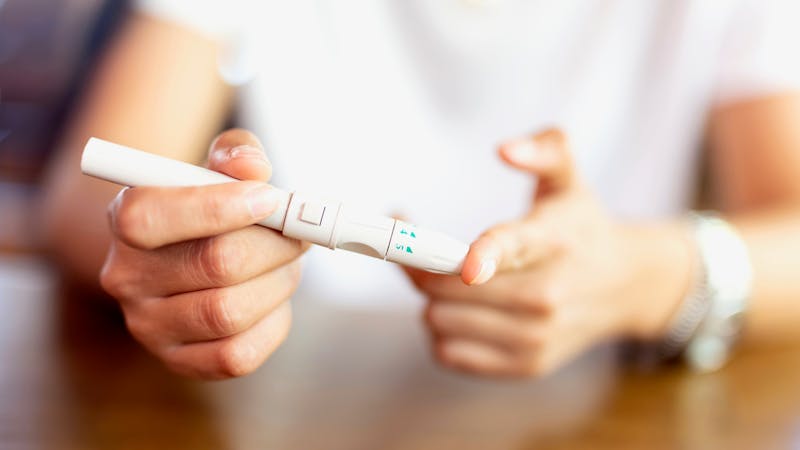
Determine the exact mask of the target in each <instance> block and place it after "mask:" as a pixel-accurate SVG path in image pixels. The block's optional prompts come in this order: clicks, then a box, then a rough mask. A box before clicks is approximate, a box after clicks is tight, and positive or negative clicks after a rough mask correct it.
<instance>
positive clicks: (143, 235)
mask: <svg viewBox="0 0 800 450" xmlns="http://www.w3.org/2000/svg"><path fill="white" fill-rule="evenodd" d="M112 205H113V206H112V211H111V228H112V232H113V233H114V234H115V235H116V236H117V237H118V238H119V239H120V240H122V241H123V242H125V243H126V244H128V245H130V246H132V247H137V248H143V249H149V248H152V247H154V243H153V242H152V241H151V240H150V239H149V236H150V235H151V234H152V230H153V228H154V224H155V217H154V214H153V211H152V209H151V208H148V207H147V204H146V202H145V201H144V199H143V198H142V196H141V195H140V194H139V191H137V190H136V189H126V190H124V191H123V192H121V193H120V195H119V197H118V198H117V200H116V201H115V202H114V203H113V204H112Z"/></svg>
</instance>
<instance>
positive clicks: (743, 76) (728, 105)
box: [43, 0, 800, 378]
mask: <svg viewBox="0 0 800 450" xmlns="http://www.w3.org/2000/svg"><path fill="white" fill-rule="evenodd" d="M796 9H797V7H796V6H795V5H794V4H792V3H791V2H788V1H786V2H781V1H769V2H763V1H761V2H756V1H750V0H739V1H731V2H722V3H720V2H701V1H687V2H680V3H676V2H668V1H655V0H654V1H648V2H624V1H612V2H602V3H587V2H579V1H564V2H558V3H557V4H556V3H550V2H525V1H516V0H496V1H488V0H486V1H469V2H468V1H460V0H448V1H441V2H427V1H389V0H386V1H370V2H334V1H317V2H312V1H304V0H298V1H293V2H263V3H261V4H259V5H255V4H252V3H247V2H224V3H223V2H213V1H196V2H191V4H189V3H187V2H179V1H169V0H164V1H158V0H141V1H139V2H138V3H137V12H136V13H135V14H134V15H133V16H132V17H130V18H129V19H128V21H127V23H126V24H125V26H124V27H123V28H122V29H121V31H120V33H119V35H118V36H117V38H116V39H115V41H114V42H113V43H112V45H111V47H110V48H109V50H108V51H107V53H106V55H105V58H104V61H103V63H102V64H101V66H100V67H99V69H98V70H97V72H96V74H95V76H94V78H93V82H92V88H91V90H90V91H89V92H88V94H87V95H86V96H85V98H84V99H83V101H82V105H81V107H80V108H79V109H78V111H77V112H76V114H75V115H74V118H73V122H72V126H71V127H70V131H69V133H67V135H66V136H65V137H64V139H63V141H62V152H61V153H60V156H59V158H58V159H56V160H55V161H54V162H53V164H52V166H51V170H50V172H49V176H48V183H47V187H48V191H47V192H48V197H47V200H46V202H45V204H44V206H43V211H44V214H45V217H46V219H47V224H48V227H47V230H46V234H47V236H48V241H49V242H50V243H51V249H52V252H53V255H54V257H55V258H56V259H57V260H58V261H60V263H61V264H62V266H63V267H64V268H65V270H67V271H69V273H71V276H72V277H73V278H75V279H79V280H85V282H86V283H87V284H90V285H91V284H96V280H97V274H98V273H101V274H100V277H99V279H100V282H101V283H102V286H103V287H104V288H105V290H106V291H108V292H109V293H110V294H111V295H112V296H113V297H115V298H116V299H117V300H118V301H119V304H120V306H121V308H122V311H123V312H124V315H125V319H126V323H127V326H128V328H129V329H130V331H131V333H132V334H133V335H134V336H135V337H136V338H137V339H138V340H140V341H141V342H142V344H143V345H145V346H146V347H147V348H148V349H149V350H150V351H152V352H153V353H154V354H155V355H157V356H158V357H159V358H161V359H162V360H163V361H164V362H165V363H166V364H167V365H168V366H169V367H171V368H172V369H173V370H175V371H177V372H180V373H183V374H187V375H193V376H198V377H202V378H226V377H232V376H241V375H245V374H248V373H250V372H252V371H254V370H255V369H256V368H257V367H258V366H260V365H261V364H262V363H263V362H264V361H265V360H266V359H267V358H268V356H269V355H270V354H271V353H272V352H273V351H274V350H275V349H276V348H277V347H278V346H279V345H280V343H281V342H282V341H283V340H284V339H285V337H286V334H287V332H288V330H289V326H290V322H291V312H290V306H289V301H288V299H289V298H290V297H291V296H292V295H293V292H294V291H295V289H297V288H298V286H300V291H299V292H298V293H297V294H296V295H297V296H302V297H303V298H324V299H327V300H329V301H335V302H342V303H346V304H350V305H356V306H360V307H369V306H377V305H379V304H380V305H398V304H415V303H414V302H415V301H417V300H419V299H422V300H423V301H424V302H425V303H424V304H425V318H426V325H427V327H428V329H429V331H430V334H431V342H432V348H433V349H434V354H435V356H436V358H437V360H438V361H440V362H441V363H442V364H444V365H446V366H448V367H451V368H454V369H456V370H461V371H464V372H468V373H475V374H481V375H488V376H511V377H515V376H523V377H524V376H537V375H542V374H546V373H550V372H552V371H553V370H555V369H556V368H558V367H560V366H561V365H563V364H565V363H566V362H568V361H569V360H570V359H572V358H574V357H575V356H576V355H578V354H579V353H581V352H582V351H584V350H586V349H587V348H589V347H591V346H593V345H594V344H596V343H598V342H603V341H607V340H610V339H617V338H633V339H636V340H640V341H653V342H657V341H668V342H670V345H672V346H673V347H677V348H679V350H682V349H690V348H699V349H700V350H699V353H698V354H699V355H700V361H701V362H702V361H706V362H707V361H708V359H709V358H711V359H712V360H715V361H716V360H719V361H717V362H720V361H721V360H722V359H724V356H726V355H727V351H728V349H729V346H728V344H729V343H730V341H732V340H735V339H738V337H739V325H738V323H737V322H736V321H735V320H734V319H735V318H738V317H739V316H740V314H739V313H741V312H743V311H745V310H746V315H745V319H744V325H743V328H742V330H743V332H742V333H741V337H742V338H743V339H744V340H746V341H749V342H756V343H757V342H765V341H771V340H779V339H794V338H797V331H796V329H797V327H796V326H795V324H796V323H797V320H798V318H800V304H798V302H797V301H796V298H797V297H798V295H800V284H798V283H797V282H796V270H795V268H796V267H798V264H800V256H798V255H800V251H798V250H800V235H798V234H797V233H796V232H795V230H796V229H797V227H798V226H800V202H798V200H800V150H798V149H800V131H798V130H800V127H797V126H796V124H797V121H798V118H800V96H799V95H798V91H797V88H798V83H800V67H798V62H797V59H796V58H795V57H794V55H796V54H797V53H796V50H797V48H796V47H797V45H798V43H800V36H798V33H800V31H798V28H797V27H796V26H794V23H793V22H794V18H796V17H798V16H797V14H796V13H797V11H796ZM233 85H236V87H234V86H233ZM234 104H236V105H237V111H238V116H239V117H240V119H241V121H242V124H243V125H244V126H245V127H247V128H249V129H252V130H254V131H255V132H256V133H257V135H258V136H259V137H260V138H262V139H263V140H264V141H263V145H262V142H261V141H259V139H258V138H256V135H255V134H251V133H250V132H248V131H244V130H242V129H233V130H229V131H226V132H224V133H222V134H221V135H219V136H218V137H217V138H215V139H213V141H212V136H213V134H214V133H215V132H216V130H219V129H220V128H221V127H222V126H223V124H224V121H225V120H226V117H228V115H229V113H230V111H231V109H232V106H233V105H234ZM536 129H539V130H540V131H536V132H531V131H530V130H536ZM89 136H98V137H101V138H105V139H109V140H113V141H116V142H119V143H122V144H125V145H129V146H133V147H137V148H141V149H144V150H147V151H151V152H155V153H159V154H163V155H166V156H169V157H173V158H178V159H182V160H186V161H191V162H194V163H201V162H203V160H204V154H203V152H202V151H199V150H198V149H200V148H203V147H204V146H205V143H207V142H209V141H211V142H212V143H211V145H210V150H209V152H208V155H207V165H208V167H210V168H211V169H213V170H217V171H220V172H223V173H226V174H228V175H231V176H233V177H235V178H238V179H241V180H243V181H241V182H236V183H229V184H223V185H217V186H206V187H192V188H156V187H146V188H142V187H137V188H131V189H125V190H123V191H121V192H119V193H118V191H119V188H118V187H116V186H113V185H110V184H108V183H104V182H100V181H97V180H92V179H88V178H86V177H83V176H81V175H80V173H79V170H78V160H79V158H80V152H81V149H82V146H83V143H84V142H85V141H86V139H87V138H88V137H89ZM498 143H499V146H498ZM498 147H499V158H498V154H496V153H495V151H494V149H495V148H498ZM265 152H266V153H268V154H269V159H267V156H266V154H265ZM702 161H706V162H707V164H706V165H707V169H708V170H707V172H708V174H709V180H710V182H709V184H710V191H711V193H712V194H713V195H712V196H711V197H712V199H713V200H714V203H713V205H714V207H715V208H716V209H717V213H718V215H716V216H714V215H710V214H701V215H699V216H697V218H696V219H691V220H687V218H686V214H687V212H688V211H689V210H690V209H691V208H692V207H693V206H694V203H693V198H695V197H696V194H697V193H698V186H700V181H701V168H702V167H703V165H702V164H701V163H702ZM273 167H274V170H273ZM273 172H274V175H275V179H274V180H273V179H272V178H271V177H272V175H273ZM272 182H274V183H275V184H276V185H277V186H280V187H281V188H284V189H302V190H304V191H307V192H319V193H324V194H327V195H330V196H332V197H335V198H339V199H342V200H344V201H346V202H348V203H358V204H360V205H361V206H363V207H365V208H372V209H373V210H375V211H376V212H381V211H383V212H390V211H392V210H395V211H398V210H399V211H400V212H401V213H402V214H404V215H405V216H406V217H410V218H411V219H412V220H418V221H420V222H421V223H424V224H425V225H426V226H430V227H432V228H436V229H439V230H442V231H447V232H448V233H451V234H454V235H456V236H460V237H462V238H464V239H470V240H473V242H472V245H471V249H470V252H469V255H468V256H467V259H466V261H465V263H464V268H463V271H462V274H461V277H460V279H459V278H458V277H452V276H444V275H436V274H429V273H424V272H419V271H415V270H406V271H405V273H403V272H402V271H400V270H398V269H397V268H394V267H391V266H390V265H387V264H383V265H381V264H379V263H377V262H376V261H374V260H370V259H369V258H363V257H360V256H358V255H355V256H349V255H347V254H344V253H342V252H336V254H332V253H331V252H326V251H325V250H317V249H315V250H314V251H311V252H309V255H308V257H306V258H303V259H305V260H307V261H306V262H307V265H308V267H307V268H306V275H305V280H306V281H305V282H304V283H302V284H300V282H299V278H300V269H299V264H300V263H299V261H300V260H301V255H302V254H303V253H304V252H305V251H306V250H307V245H305V244H303V243H300V242H297V241H294V240H291V239H288V238H285V237H283V236H281V235H280V234H278V233H276V232H274V231H271V230H268V229H263V228H260V227H253V226H249V225H251V224H253V223H255V222H257V221H258V220H259V219H260V218H263V217H266V216H267V215H268V214H269V213H270V212H271V211H272V210H273V208H274V201H272V200H271V196H270V189H271V188H270V187H269V185H268V184H267V183H272ZM532 193H533V195H532V197H531V194H532ZM112 199H113V201H112ZM109 203H110V206H109V222H110V226H108V225H107V223H106V218H105V214H104V213H103V211H104V209H105V208H106V205H107V204H109ZM476 236H477V238H476ZM101 266H102V271H101ZM410 286H413V287H414V288H415V289H413V288H411V287H410ZM723 293H724V294H725V295H722V294H723ZM698 305H699V306H698ZM730 310H733V311H734V312H735V313H736V314H728V315H720V314H722V313H721V311H722V312H724V311H730ZM697 311H701V313H698V312H697ZM719 323H723V324H727V325H728V327H727V328H725V330H729V331H730V330H733V331H732V332H731V333H730V335H721V334H720V333H721V332H720V330H721V329H722V328H721V327H719V326H717V325H718V324H719ZM715 324H717V325H715ZM715 326H716V328H715ZM723 328H724V327H723ZM687 330H688V331H687ZM701 338H702V339H701ZM698 343H702V344H703V345H699V344H698ZM695 344H698V345H695ZM703 355H705V356H703ZM720 355H722V357H720ZM704 358H705V359H704ZM711 365H712V366H714V365H718V364H716V363H713V362H712V364H711Z"/></svg>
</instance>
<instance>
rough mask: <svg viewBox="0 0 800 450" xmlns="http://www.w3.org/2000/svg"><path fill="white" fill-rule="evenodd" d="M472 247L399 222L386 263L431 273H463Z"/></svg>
mask: <svg viewBox="0 0 800 450" xmlns="http://www.w3.org/2000/svg"><path fill="white" fill-rule="evenodd" d="M468 251H469V245H467V244H465V243H463V242H461V241H459V240H456V239H453V238H451V237H450V236H447V235H446V234H443V233H439V232H437V231H431V230H426V229H424V228H420V227H417V226H415V225H411V224H409V223H406V222H403V221H400V220H398V221H397V224H396V225H395V227H394V231H393V232H392V239H391V242H390V243H389V251H388V252H387V253H386V259H387V260H389V261H392V262H396V263H399V264H403V265H405V266H411V267H416V268H418V269H423V270H427V271H429V272H438V273H444V274H452V275H457V274H459V273H461V267H462V266H463V264H464V258H465V257H466V256H467V252H468Z"/></svg>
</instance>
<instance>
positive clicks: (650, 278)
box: [623, 221, 699, 341]
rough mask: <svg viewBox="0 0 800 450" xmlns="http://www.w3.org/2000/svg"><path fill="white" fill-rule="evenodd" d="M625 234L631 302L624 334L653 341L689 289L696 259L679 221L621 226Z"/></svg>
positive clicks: (668, 322)
mask: <svg viewBox="0 0 800 450" xmlns="http://www.w3.org/2000/svg"><path fill="white" fill-rule="evenodd" d="M623 229H624V231H623V233H624V234H625V236H626V237H627V239H625V242H626V243H627V244H626V245H627V249H626V250H627V251H626V252H625V253H623V254H626V255H627V256H628V257H627V260H628V267H629V274H630V278H629V282H628V284H629V286H630V288H631V292H630V299H631V302H630V305H631V307H630V308H629V314H628V320H627V321H626V325H625V329H624V330H623V334H624V335H625V336H627V337H631V338H634V339H637V340H642V341H655V340H659V339H660V338H662V337H663V336H664V335H665V334H666V333H667V331H668V329H669V326H670V323H671V319H672V317H673V316H674V315H675V313H676V312H677V310H678V309H679V307H680V305H681V304H682V303H683V300H684V298H685V297H686V295H687V293H688V292H689V291H690V290H691V289H692V285H693V283H694V278H695V273H696V268H697V265H698V264H699V262H698V261H697V257H696V255H695V252H694V250H693V248H694V247H693V244H692V242H691V237H690V233H689V232H688V230H687V226H686V224H685V223H684V222H682V221H680V222H679V221H676V222H670V223H665V224H658V225H629V226H624V227H623Z"/></svg>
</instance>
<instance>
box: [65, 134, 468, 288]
mask: <svg viewBox="0 0 800 450" xmlns="http://www.w3.org/2000/svg"><path fill="white" fill-rule="evenodd" d="M81 171H82V172H83V173H84V174H86V175H90V176H93V177H96V178H100V179H103V180H107V181H111V182H113V183H117V184H121V185H125V186H163V187H169V186H202V185H210V184H220V183H229V182H232V181H238V180H236V179H235V178H232V177H229V176H227V175H224V174H221V173H219V172H214V171H212V170H208V169H205V168H203V167H199V166H195V165H192V164H188V163H185V162H182V161H176V160H174V159H169V158H165V157H163V156H158V155H154V154H152V153H147V152H143V151H140V150H135V149H132V148H130V147H125V146H123V145H119V144H115V143H113V142H108V141H104V140H102V139H98V138H91V139H89V141H88V142H87V143H86V147H85V148H84V149H83V156H82V158H81ZM279 192H280V193H281V201H280V204H279V206H278V209H277V210H276V211H275V212H274V213H272V215H270V216H269V217H267V218H266V219H264V220H262V221H261V222H259V225H263V226H265V227H268V228H271V229H273V230H277V231H280V232H281V233H283V235H284V236H288V237H292V238H295V239H300V240H304V241H309V242H312V243H314V244H317V245H322V246H325V247H328V248H330V249H337V248H340V249H343V250H348V251H351V252H356V253H361V254H363V255H368V256H372V257H375V258H380V259H385V260H388V261H392V262H395V263H398V264H402V265H405V266H410V267H416V268H418V269H423V270H427V271H429V272H437V273H444V274H459V273H460V272H461V267H462V264H463V262H464V257H465V256H466V255H467V251H468V250H469V246H468V245H467V244H465V243H463V242H461V241H458V240H456V239H453V238H451V237H449V236H447V235H445V234H442V233H439V232H436V231H430V230H426V229H424V228H420V227H417V226H415V225H412V224H409V223H406V222H403V221H401V220H396V219H393V218H391V217H385V216H381V215H376V214H368V213H362V212H360V211H358V210H356V209H353V208H351V207H346V206H344V205H342V203H341V202H338V201H335V200H326V199H322V198H316V197H312V196H309V195H305V194H303V193H299V192H292V193H290V192H288V191H284V190H280V189H279Z"/></svg>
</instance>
